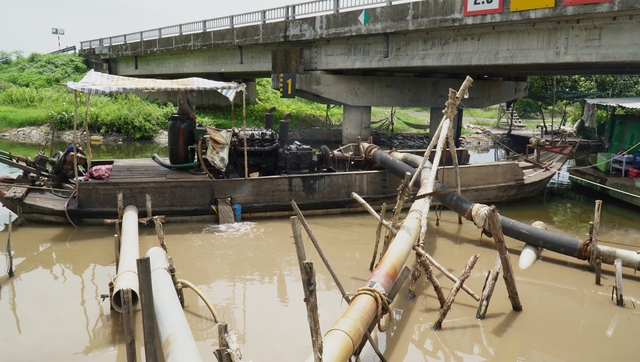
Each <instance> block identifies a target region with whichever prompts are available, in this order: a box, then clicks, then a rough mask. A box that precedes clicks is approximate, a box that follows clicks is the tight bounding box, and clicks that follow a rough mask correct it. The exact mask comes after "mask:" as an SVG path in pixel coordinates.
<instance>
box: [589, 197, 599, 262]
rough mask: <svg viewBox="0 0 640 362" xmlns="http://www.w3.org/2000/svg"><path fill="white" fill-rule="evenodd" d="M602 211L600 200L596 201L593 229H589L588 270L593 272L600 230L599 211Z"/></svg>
mask: <svg viewBox="0 0 640 362" xmlns="http://www.w3.org/2000/svg"><path fill="white" fill-rule="evenodd" d="M601 209H602V200H596V206H595V208H594V214H593V229H590V231H591V232H590V233H589V239H590V240H591V255H590V257H589V268H590V269H591V270H594V269H595V267H596V259H597V258H598V229H600V210H601Z"/></svg>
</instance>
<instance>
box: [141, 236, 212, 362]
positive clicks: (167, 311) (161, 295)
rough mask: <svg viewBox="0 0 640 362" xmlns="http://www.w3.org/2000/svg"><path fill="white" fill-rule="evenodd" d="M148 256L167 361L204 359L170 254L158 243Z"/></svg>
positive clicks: (157, 321) (157, 319) (157, 317)
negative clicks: (178, 290)
mask: <svg viewBox="0 0 640 362" xmlns="http://www.w3.org/2000/svg"><path fill="white" fill-rule="evenodd" d="M147 256H148V257H149V261H150V263H151V286H152V288H153V304H154V310H155V314H156V323H157V325H158V333H159V334H160V339H161V341H162V353H163V354H164V360H165V361H166V362H172V361H176V362H177V361H190V362H198V361H202V358H201V356H200V353H199V352H198V346H197V345H196V342H195V340H194V339H193V333H191V329H190V328H189V323H187V318H185V316H184V311H183V310H182V306H181V305H180V300H179V299H178V294H177V293H176V289H175V287H174V285H173V281H172V280H171V274H169V270H168V268H169V262H168V261H167V254H166V253H165V252H164V250H162V248H160V247H157V246H156V247H153V248H151V249H149V251H147Z"/></svg>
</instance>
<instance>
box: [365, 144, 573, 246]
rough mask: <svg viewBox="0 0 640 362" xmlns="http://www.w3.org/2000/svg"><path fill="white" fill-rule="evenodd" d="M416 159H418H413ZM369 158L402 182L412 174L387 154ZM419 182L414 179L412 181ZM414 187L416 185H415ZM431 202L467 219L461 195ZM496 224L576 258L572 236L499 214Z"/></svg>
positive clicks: (513, 235) (511, 234)
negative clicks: (498, 221) (435, 202)
mask: <svg viewBox="0 0 640 362" xmlns="http://www.w3.org/2000/svg"><path fill="white" fill-rule="evenodd" d="M417 157H420V156H417ZM371 159H372V160H373V162H375V163H377V164H379V165H380V166H382V167H384V168H385V169H386V170H388V171H389V172H391V173H393V174H394V175H396V176H398V177H399V178H401V179H403V178H404V175H405V173H407V172H409V173H410V174H411V176H413V174H414V173H415V172H416V169H415V168H413V167H412V166H410V165H408V164H406V163H404V162H402V161H399V160H397V159H395V158H393V157H392V156H391V155H389V154H388V153H386V152H384V151H382V150H378V151H375V152H373V154H372V156H371ZM418 181H419V180H418V179H416V182H418ZM416 186H418V185H416ZM444 189H447V187H446V186H444V185H443V184H441V183H439V182H436V184H435V188H434V191H437V190H444ZM433 199H434V200H436V201H437V202H439V203H440V204H442V205H444V206H446V207H447V208H449V209H451V210H453V211H455V212H456V213H457V214H458V215H461V216H462V217H464V218H467V217H468V216H469V215H467V214H468V212H469V210H470V208H471V206H472V205H473V204H474V202H471V201H470V200H469V199H467V198H466V197H464V196H461V195H459V194H458V193H456V192H448V193H445V194H440V195H435V196H433ZM500 224H501V226H502V233H503V234H504V235H507V236H509V237H511V238H514V239H516V240H520V241H522V242H524V243H527V244H530V245H534V246H539V247H541V248H545V249H548V250H551V251H555V252H556V253H560V254H564V255H569V256H573V257H579V254H580V244H581V243H582V240H580V239H578V238H576V237H570V236H565V235H561V234H557V233H554V232H551V231H547V230H542V229H538V228H535V227H533V226H531V225H528V224H525V223H523V222H520V221H516V220H513V219H510V218H508V217H506V216H502V215H500Z"/></svg>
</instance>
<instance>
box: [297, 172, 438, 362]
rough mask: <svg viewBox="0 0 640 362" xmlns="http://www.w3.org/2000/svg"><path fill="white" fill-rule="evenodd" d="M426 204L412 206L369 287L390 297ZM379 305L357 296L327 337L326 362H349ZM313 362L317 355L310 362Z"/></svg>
mask: <svg viewBox="0 0 640 362" xmlns="http://www.w3.org/2000/svg"><path fill="white" fill-rule="evenodd" d="M428 178H429V170H428V169H426V172H425V171H423V172H422V174H421V177H420V184H421V185H422V186H421V188H420V190H421V191H423V192H425V190H426V189H427V182H426V180H427V179H428ZM425 202H426V200H425V199H420V200H418V201H416V202H414V203H413V205H411V208H410V209H409V212H408V214H407V217H406V219H405V221H404V222H403V224H402V227H401V228H400V230H398V233H397V234H396V236H395V238H394V239H393V241H392V242H391V244H390V245H389V249H387V252H386V253H385V254H384V256H383V257H382V260H380V263H378V266H377V267H376V268H375V269H374V270H373V272H372V273H371V276H370V277H369V279H368V280H367V282H366V284H365V285H366V286H367V287H370V288H375V289H378V290H380V291H382V289H383V290H384V293H385V294H386V293H388V292H389V290H390V289H391V287H392V286H393V283H394V282H395V280H396V279H397V277H398V275H400V271H401V270H402V268H403V266H404V264H405V262H406V260H407V258H408V257H409V255H410V254H411V250H412V248H413V245H414V244H415V242H416V240H417V239H418V235H419V234H420V219H421V217H422V209H423V207H424V205H425ZM376 314H377V304H376V301H375V299H373V298H372V297H371V296H368V295H357V296H356V297H355V298H354V299H353V300H352V301H351V304H349V306H348V307H347V310H346V311H345V312H344V313H343V315H342V317H341V318H340V319H338V320H337V321H336V322H335V323H334V325H333V326H332V327H331V328H330V329H329V330H328V331H327V333H326V334H325V336H324V341H323V344H324V351H323V357H322V360H323V361H347V360H349V357H350V356H351V355H352V354H353V353H354V351H355V349H356V347H357V346H358V345H359V344H360V341H361V340H362V337H363V336H364V332H365V331H366V330H367V327H368V326H369V325H370V324H371V322H372V321H373V320H374V318H376ZM312 361H313V355H311V356H310V357H309V359H307V362H312Z"/></svg>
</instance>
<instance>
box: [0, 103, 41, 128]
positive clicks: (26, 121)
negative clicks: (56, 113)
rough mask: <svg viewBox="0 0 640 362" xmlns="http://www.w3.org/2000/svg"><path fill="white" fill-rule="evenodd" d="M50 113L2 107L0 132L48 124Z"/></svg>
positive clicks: (0, 107) (0, 109) (0, 110)
mask: <svg viewBox="0 0 640 362" xmlns="http://www.w3.org/2000/svg"><path fill="white" fill-rule="evenodd" d="M47 115H48V111H46V110H43V109H23V108H15V107H10V106H0V131H6V130H9V129H14V128H22V127H29V126H40V125H43V124H46V123H47Z"/></svg>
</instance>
